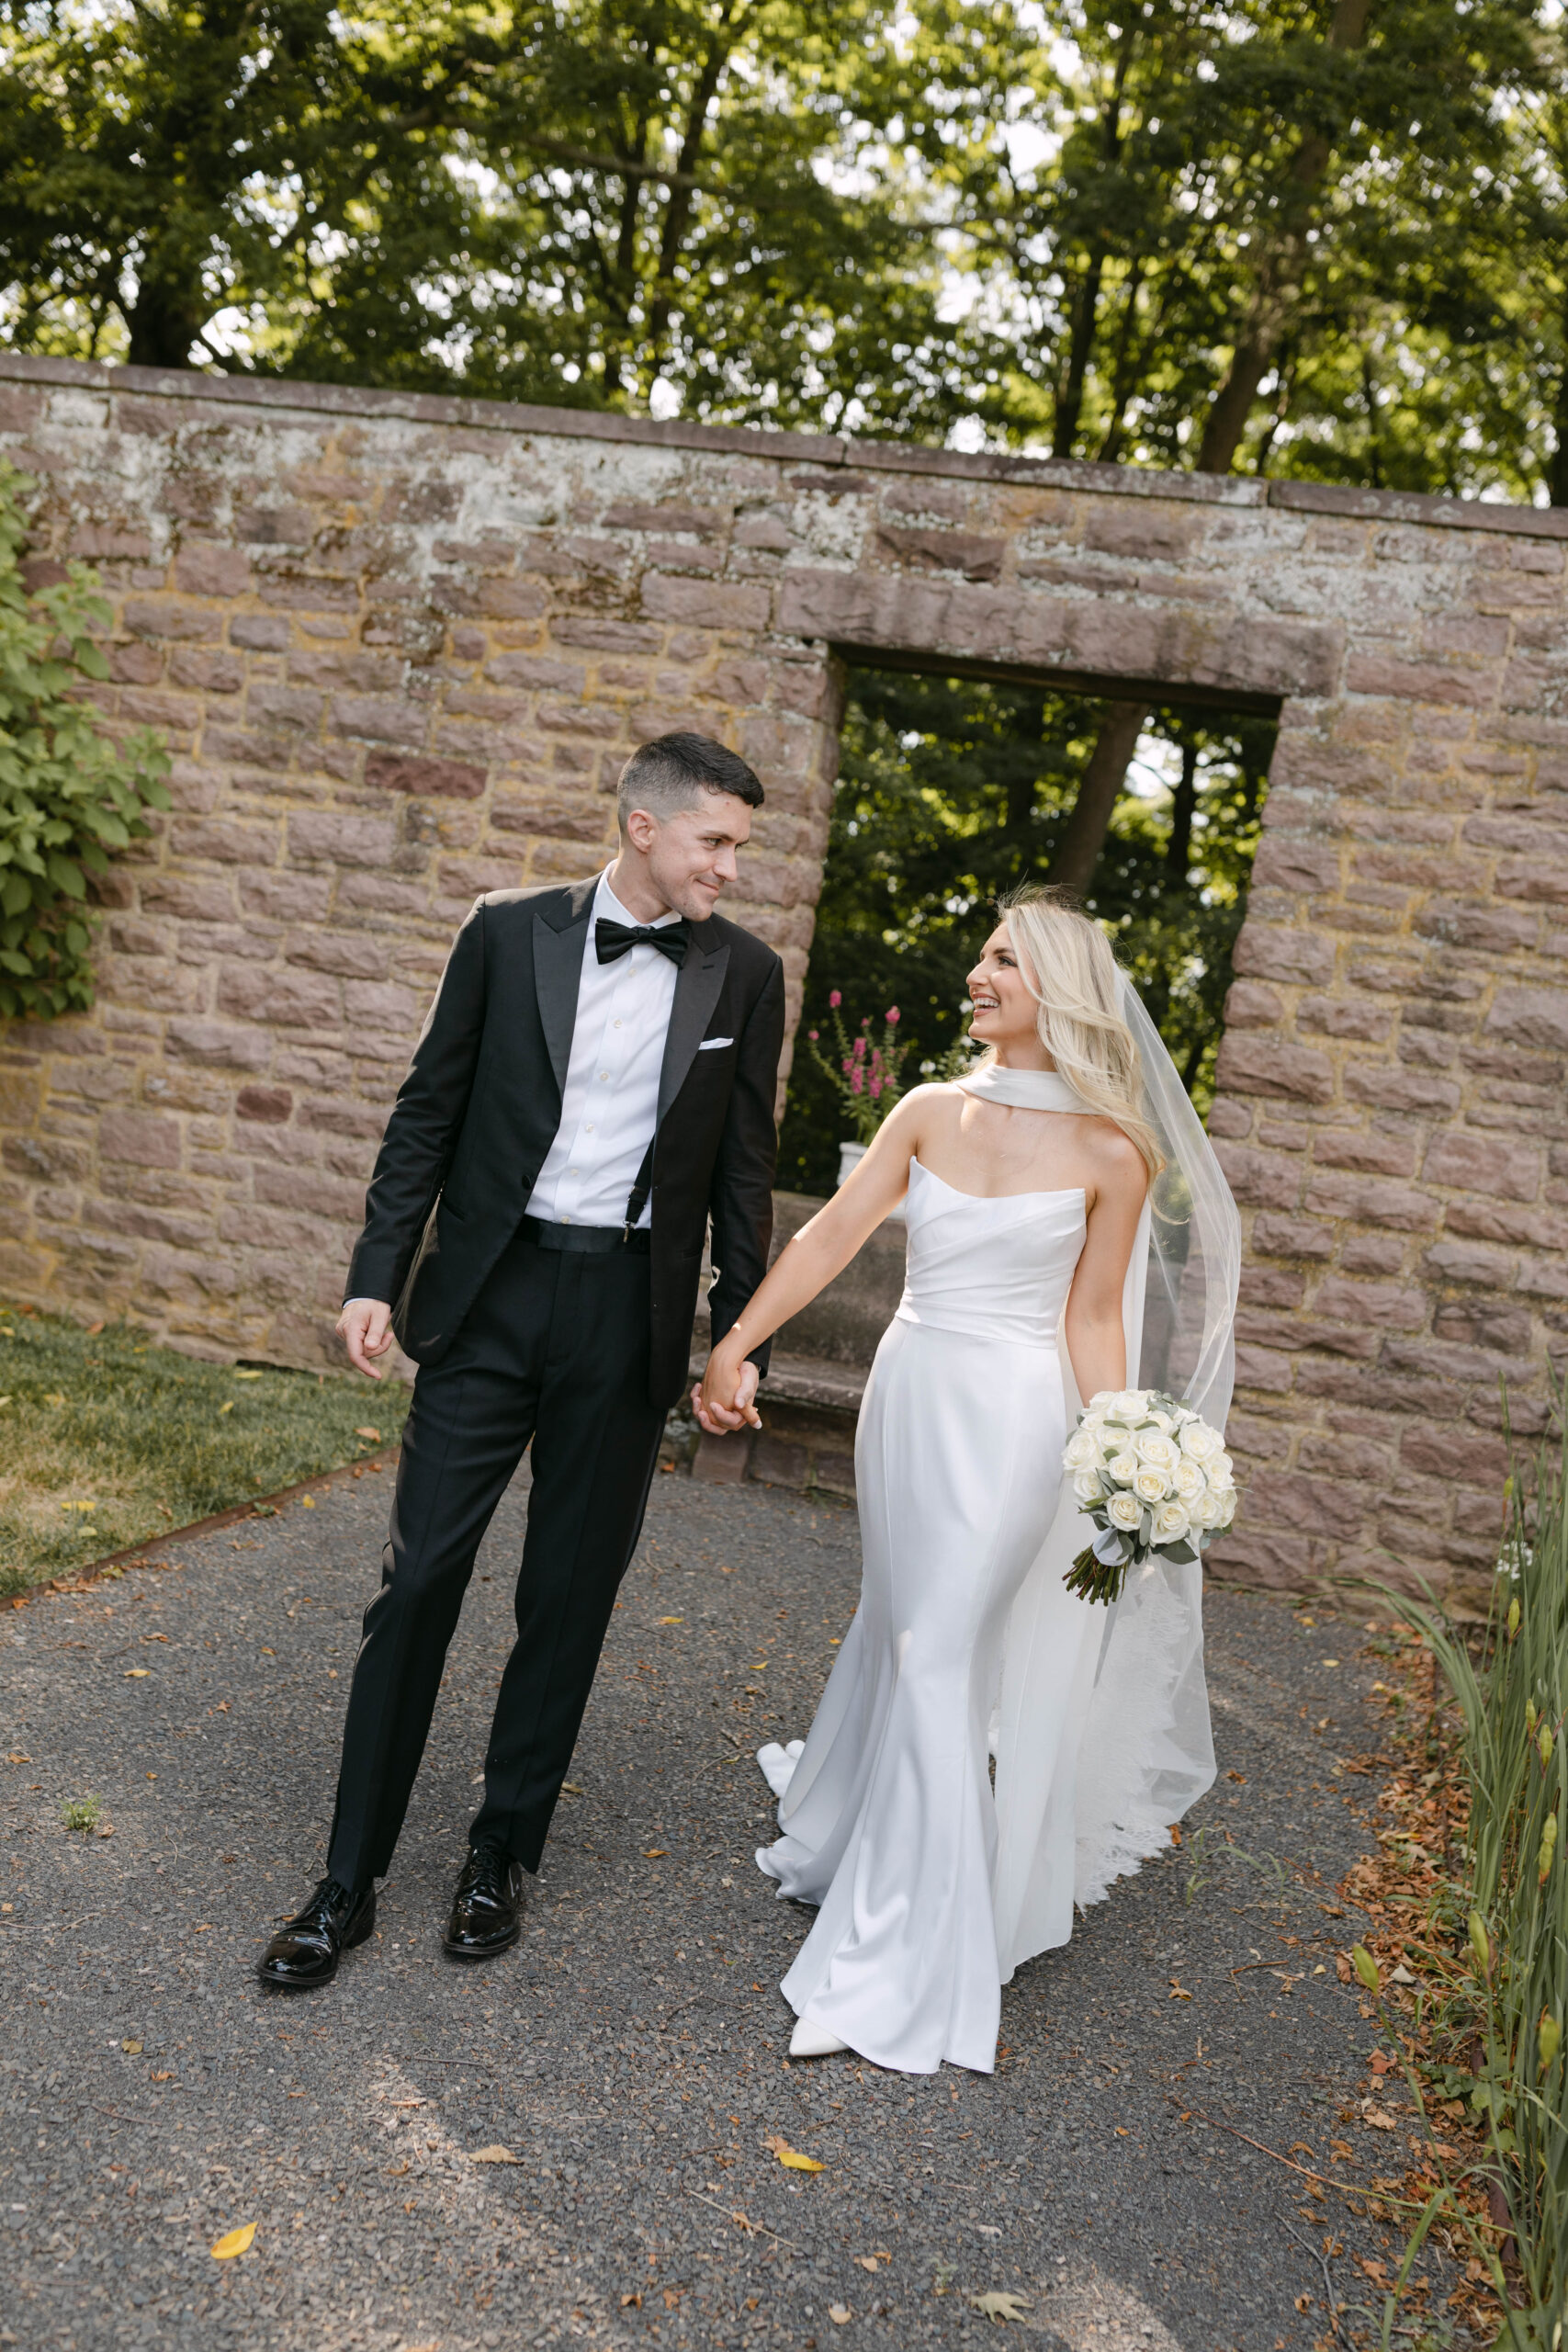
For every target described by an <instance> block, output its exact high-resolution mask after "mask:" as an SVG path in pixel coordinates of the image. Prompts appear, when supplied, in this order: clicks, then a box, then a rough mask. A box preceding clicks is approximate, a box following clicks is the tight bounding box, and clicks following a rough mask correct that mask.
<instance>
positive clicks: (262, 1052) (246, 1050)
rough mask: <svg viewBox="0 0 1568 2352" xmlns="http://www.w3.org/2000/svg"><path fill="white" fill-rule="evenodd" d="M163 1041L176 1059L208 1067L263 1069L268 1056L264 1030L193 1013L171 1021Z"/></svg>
mask: <svg viewBox="0 0 1568 2352" xmlns="http://www.w3.org/2000/svg"><path fill="white" fill-rule="evenodd" d="M164 1041H165V1046H166V1049H167V1051H168V1052H169V1053H171V1054H173V1055H174V1056H175V1058H176V1059H177V1060H181V1061H191V1062H200V1063H202V1064H203V1065H204V1066H205V1067H206V1068H208V1069H256V1070H260V1069H265V1068H266V1066H267V1064H268V1062H269V1061H270V1060H271V1058H272V1039H271V1038H270V1037H269V1036H268V1035H267V1033H266V1031H265V1029H250V1028H244V1027H242V1026H240V1025H239V1024H237V1023H233V1022H230V1021H205V1020H202V1019H201V1018H200V1017H199V1016H197V1015H196V1014H181V1015H179V1016H177V1017H176V1018H175V1020H173V1021H171V1022H170V1023H169V1024H168V1027H167V1029H166V1030H165V1031H164Z"/></svg>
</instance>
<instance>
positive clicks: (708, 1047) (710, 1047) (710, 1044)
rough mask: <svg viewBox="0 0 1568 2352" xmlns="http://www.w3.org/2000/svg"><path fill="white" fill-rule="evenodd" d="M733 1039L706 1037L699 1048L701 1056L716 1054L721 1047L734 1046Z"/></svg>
mask: <svg viewBox="0 0 1568 2352" xmlns="http://www.w3.org/2000/svg"><path fill="white" fill-rule="evenodd" d="M734 1043H735V1040H734V1038H733V1037H705V1038H704V1039H703V1042H702V1044H701V1045H700V1046H698V1047H697V1051H698V1053H699V1054H716V1053H717V1051H718V1049H719V1047H720V1046H733V1045H734Z"/></svg>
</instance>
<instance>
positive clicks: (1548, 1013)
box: [1485, 988, 1568, 1053]
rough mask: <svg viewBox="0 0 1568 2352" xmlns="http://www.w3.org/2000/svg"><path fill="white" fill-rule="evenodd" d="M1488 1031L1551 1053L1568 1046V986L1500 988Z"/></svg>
mask: <svg viewBox="0 0 1568 2352" xmlns="http://www.w3.org/2000/svg"><path fill="white" fill-rule="evenodd" d="M1485 1026H1486V1031H1487V1034H1488V1035H1490V1036H1494V1037H1507V1038H1510V1039H1511V1040H1512V1041H1513V1042H1514V1044H1516V1045H1519V1046H1535V1047H1537V1048H1538V1049H1541V1050H1544V1051H1547V1052H1555V1053H1561V1052H1562V1051H1564V1050H1565V1049H1568V989H1533V988H1529V989H1498V991H1497V994H1496V997H1495V1000H1494V1001H1493V1005H1492V1010H1491V1012H1489V1013H1488V1014H1487V1016H1486V1023H1485Z"/></svg>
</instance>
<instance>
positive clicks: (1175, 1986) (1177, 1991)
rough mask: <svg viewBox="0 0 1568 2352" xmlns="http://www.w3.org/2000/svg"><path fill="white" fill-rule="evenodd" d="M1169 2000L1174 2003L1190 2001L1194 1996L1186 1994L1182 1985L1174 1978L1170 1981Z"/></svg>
mask: <svg viewBox="0 0 1568 2352" xmlns="http://www.w3.org/2000/svg"><path fill="white" fill-rule="evenodd" d="M1169 1998H1170V1999H1171V2000H1173V2001H1190V1999H1191V1998H1192V1996H1191V1994H1190V1993H1187V1992H1184V1991H1183V1990H1182V1988H1181V1986H1180V1985H1179V1983H1178V1982H1177V1980H1176V1978H1175V1977H1174V1976H1173V1977H1172V1978H1171V1980H1170V1994H1169Z"/></svg>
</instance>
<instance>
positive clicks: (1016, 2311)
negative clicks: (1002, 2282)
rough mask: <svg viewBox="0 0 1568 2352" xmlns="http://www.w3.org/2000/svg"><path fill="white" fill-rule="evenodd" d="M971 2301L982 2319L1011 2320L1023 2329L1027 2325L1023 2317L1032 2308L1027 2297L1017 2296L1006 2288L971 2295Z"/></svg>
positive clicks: (994, 2288) (996, 2288) (995, 2288)
mask: <svg viewBox="0 0 1568 2352" xmlns="http://www.w3.org/2000/svg"><path fill="white" fill-rule="evenodd" d="M969 2301H970V2303H971V2305H972V2306H973V2308H974V2309H975V2310H976V2311H977V2312H979V2314H980V2317H981V2318H982V2319H996V2320H1003V2319H1010V2320H1013V2321H1015V2322H1016V2323H1017V2324H1018V2325H1019V2326H1021V2327H1022V2326H1025V2325H1026V2324H1027V2322H1026V2321H1025V2319H1024V2316H1023V2315H1024V2313H1025V2312H1026V2311H1028V2309H1029V2308H1030V2304H1029V2298H1028V2296H1027V2295H1015V2294H1011V2293H1010V2292H1009V2290H1007V2289H1006V2288H1005V2287H993V2288H992V2289H991V2290H990V2291H989V2293H987V2294H984V2295H971V2296H970V2298H969Z"/></svg>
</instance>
